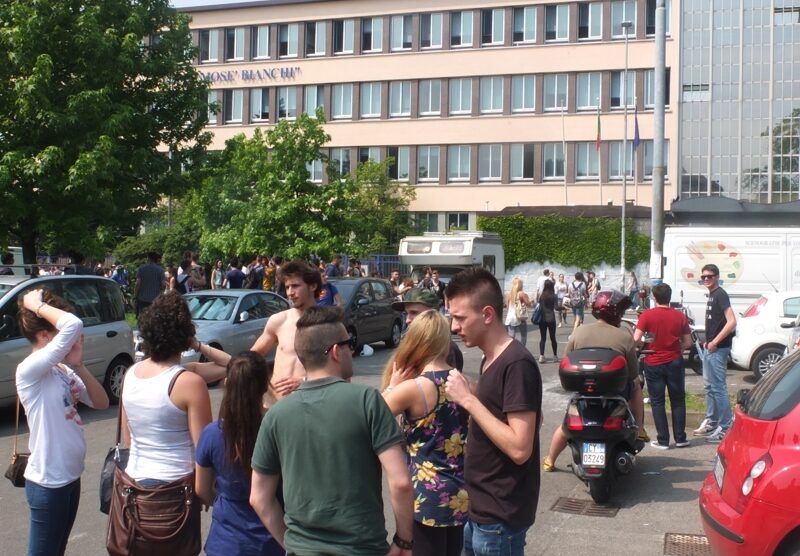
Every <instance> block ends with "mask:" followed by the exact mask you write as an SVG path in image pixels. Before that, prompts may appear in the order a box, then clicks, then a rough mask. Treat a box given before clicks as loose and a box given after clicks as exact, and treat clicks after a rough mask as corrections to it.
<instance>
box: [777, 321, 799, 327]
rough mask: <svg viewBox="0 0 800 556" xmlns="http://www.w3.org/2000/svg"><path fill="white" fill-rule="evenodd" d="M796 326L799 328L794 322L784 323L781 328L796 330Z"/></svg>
mask: <svg viewBox="0 0 800 556" xmlns="http://www.w3.org/2000/svg"><path fill="white" fill-rule="evenodd" d="M795 326H797V325H796V324H795V322H794V321H792V322H782V323H781V328H794V327H795Z"/></svg>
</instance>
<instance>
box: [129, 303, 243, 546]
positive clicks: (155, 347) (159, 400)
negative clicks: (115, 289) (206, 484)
mask: <svg viewBox="0 0 800 556" xmlns="http://www.w3.org/2000/svg"><path fill="white" fill-rule="evenodd" d="M139 333H140V335H141V337H142V342H143V348H144V351H145V353H146V354H147V355H148V357H147V359H145V360H143V361H141V362H139V363H137V364H135V365H134V366H132V367H131V368H130V369H128V372H127V373H126V375H125V380H124V383H123V388H122V401H121V403H122V431H123V434H124V437H125V440H126V441H127V444H128V446H130V455H129V459H128V466H127V467H126V468H125V472H126V473H127V474H128V475H129V476H130V477H131V478H133V479H134V480H136V481H137V482H138V483H139V484H140V485H141V486H143V487H154V486H159V485H163V484H168V483H171V482H174V481H177V480H185V481H186V482H190V483H191V484H194V478H193V475H194V451H195V447H196V446H197V443H198V441H199V440H200V433H201V432H202V431H203V429H204V428H205V426H206V425H208V424H209V423H210V422H211V400H210V398H209V395H208V388H207V387H206V384H205V381H204V380H203V378H201V377H200V376H199V375H198V374H195V373H193V372H184V371H185V370H186V369H185V368H184V367H182V366H181V364H180V362H181V353H183V352H184V351H186V350H188V349H189V348H190V347H195V348H197V349H199V350H200V352H201V353H202V354H203V355H206V356H207V357H215V358H218V359H220V362H221V361H222V360H225V362H226V363H227V357H224V358H220V357H218V355H219V354H218V353H217V352H219V350H214V352H215V353H214V354H212V353H211V350H210V349H208V346H203V345H197V341H196V340H195V338H194V334H195V329H194V324H193V323H192V316H191V314H190V312H189V307H188V305H187V304H186V300H184V298H183V296H181V295H180V294H179V293H177V292H168V293H165V294H162V295H160V296H158V297H157V298H156V299H155V301H153V304H152V305H150V307H148V308H147V309H146V310H145V311H144V312H142V314H141V315H140V316H139ZM204 348H207V350H204ZM219 353H221V352H219ZM193 519H198V520H199V519H200V514H199V513H197V514H196V517H194V516H193ZM197 530H199V527H198V529H197Z"/></svg>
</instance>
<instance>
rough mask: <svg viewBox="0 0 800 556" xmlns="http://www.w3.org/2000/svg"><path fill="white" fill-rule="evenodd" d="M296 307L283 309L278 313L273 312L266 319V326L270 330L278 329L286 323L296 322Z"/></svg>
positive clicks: (297, 316)
mask: <svg viewBox="0 0 800 556" xmlns="http://www.w3.org/2000/svg"><path fill="white" fill-rule="evenodd" d="M296 313H297V310H296V309H292V308H290V309H285V310H283V311H281V312H279V313H275V314H274V315H272V316H270V317H269V319H267V328H268V329H270V330H279V329H280V328H282V327H283V326H285V325H287V324H296V323H297V319H298V318H299V315H296Z"/></svg>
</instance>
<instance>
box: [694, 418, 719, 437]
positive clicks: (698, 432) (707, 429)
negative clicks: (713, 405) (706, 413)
mask: <svg viewBox="0 0 800 556" xmlns="http://www.w3.org/2000/svg"><path fill="white" fill-rule="evenodd" d="M716 428H717V427H715V426H714V425H712V424H711V420H710V419H703V422H702V423H700V426H699V427H697V428H696V429H694V430H693V431H692V435H694V436H708V435H709V434H711V433H712V432H714V429H716Z"/></svg>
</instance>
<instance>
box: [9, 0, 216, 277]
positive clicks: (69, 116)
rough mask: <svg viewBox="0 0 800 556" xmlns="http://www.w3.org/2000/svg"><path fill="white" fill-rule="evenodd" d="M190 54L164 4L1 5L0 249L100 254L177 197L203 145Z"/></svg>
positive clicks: (62, 0)
mask: <svg viewBox="0 0 800 556" xmlns="http://www.w3.org/2000/svg"><path fill="white" fill-rule="evenodd" d="M193 56H194V49H193V47H192V45H191V38H190V30H189V26H188V19H187V17H186V16H184V15H181V14H178V13H177V12H176V11H175V10H174V9H172V8H171V7H170V6H169V0H137V1H136V2H131V1H130V0H36V1H31V0H3V2H0V197H1V198H2V199H3V202H2V203H0V244H3V243H6V241H7V240H8V239H9V238H10V237H16V238H17V239H18V240H19V241H20V242H21V245H22V247H23V253H24V258H25V261H26V262H33V260H34V256H35V253H36V249H37V246H44V247H46V248H49V249H54V248H59V247H62V248H71V249H76V250H80V251H83V252H84V253H100V252H103V251H104V248H105V247H108V246H110V245H112V244H114V243H116V241H117V240H118V238H119V235H120V234H121V233H128V234H130V233H133V232H134V231H135V230H136V228H137V226H138V224H139V222H140V221H141V219H142V216H143V215H144V214H146V213H147V211H148V210H150V209H151V208H152V207H154V206H155V205H156V204H157V203H158V202H159V200H160V199H161V198H162V197H163V195H165V194H174V195H177V194H180V193H181V192H182V191H184V190H185V189H186V188H187V187H188V183H187V179H186V178H185V176H184V174H182V173H181V171H180V170H181V168H182V166H185V165H187V164H191V163H192V162H193V161H197V160H199V159H200V158H201V157H202V154H203V152H204V151H205V147H206V145H207V144H208V142H209V136H208V135H207V134H205V133H204V132H203V131H202V130H203V127H204V126H205V125H206V123H207V120H208V116H207V115H208V110H207V99H208V86H207V84H206V83H205V82H204V81H203V80H202V79H201V78H200V76H199V74H198V73H197V71H196V70H195V68H194V67H193V65H192V57H193ZM167 148H169V151H170V155H167V154H166V152H165V151H166V149H167Z"/></svg>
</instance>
